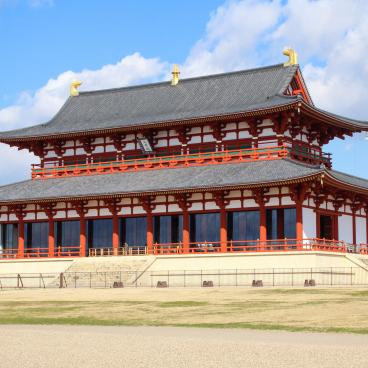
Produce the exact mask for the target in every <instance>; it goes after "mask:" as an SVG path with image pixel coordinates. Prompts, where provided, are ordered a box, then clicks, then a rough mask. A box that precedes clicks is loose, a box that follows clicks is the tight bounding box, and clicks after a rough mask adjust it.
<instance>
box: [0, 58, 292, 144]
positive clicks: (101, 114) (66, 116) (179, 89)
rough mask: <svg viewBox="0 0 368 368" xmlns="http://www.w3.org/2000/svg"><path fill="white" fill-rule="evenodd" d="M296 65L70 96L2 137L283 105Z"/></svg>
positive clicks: (118, 126) (113, 126)
mask: <svg viewBox="0 0 368 368" xmlns="http://www.w3.org/2000/svg"><path fill="white" fill-rule="evenodd" d="M297 68H298V66H290V67H284V66H283V65H282V64H279V65H274V66H269V67H264V68H258V69H252V70H245V71H239V72H232V73H224V74H217V75H211V76H205V77H198V78H190V79H182V80H180V82H179V84H178V85H177V86H171V84H170V82H163V83H155V84H147V85H140V86H133V87H125V88H117V89H109V90H100V91H93V92H81V93H80V94H79V96H77V97H69V99H68V100H67V101H66V103H65V105H64V106H63V107H62V108H61V110H60V111H59V112H58V113H57V114H56V115H55V117H54V118H52V119H51V120H50V121H49V122H48V123H45V124H40V125H36V126H31V127H28V128H24V129H18V130H13V131H8V132H2V133H0V139H1V138H21V137H36V136H47V135H52V134H54V135H55V134H63V133H71V132H84V131H87V130H88V131H91V130H101V129H113V128H121V127H130V126H134V125H141V124H149V123H161V122H167V121H178V120H179V121H180V120H186V119H193V118H201V117H210V116H219V115H226V114H232V113H239V112H247V111H253V110H258V109H265V108H271V107H277V106H282V105H287V104H290V103H292V102H295V101H297V100H298V97H296V96H294V97H290V96H284V95H282V94H283V93H284V92H285V90H286V88H287V87H288V85H289V84H290V82H291V80H292V78H293V76H294V74H295V72H296V70H297Z"/></svg>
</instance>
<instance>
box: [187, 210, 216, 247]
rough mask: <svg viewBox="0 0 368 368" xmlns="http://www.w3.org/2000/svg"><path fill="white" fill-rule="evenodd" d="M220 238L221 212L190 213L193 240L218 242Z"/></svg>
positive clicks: (191, 239) (191, 237)
mask: <svg viewBox="0 0 368 368" xmlns="http://www.w3.org/2000/svg"><path fill="white" fill-rule="evenodd" d="M219 240H220V214H219V213H205V214H193V215H190V241H191V242H206V241H207V242H217V241H219Z"/></svg>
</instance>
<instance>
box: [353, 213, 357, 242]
mask: <svg viewBox="0 0 368 368" xmlns="http://www.w3.org/2000/svg"><path fill="white" fill-rule="evenodd" d="M356 243H357V236H356V212H355V211H354V210H353V244H356Z"/></svg>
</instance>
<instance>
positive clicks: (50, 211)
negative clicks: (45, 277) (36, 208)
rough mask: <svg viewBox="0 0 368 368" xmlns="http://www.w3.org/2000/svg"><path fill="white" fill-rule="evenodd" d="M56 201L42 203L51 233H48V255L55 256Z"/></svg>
mask: <svg viewBox="0 0 368 368" xmlns="http://www.w3.org/2000/svg"><path fill="white" fill-rule="evenodd" d="M55 206H56V204H55V203H47V204H42V205H40V207H41V209H42V211H43V212H45V214H46V216H47V217H48V222H49V235H48V257H55V228H54V216H55V215H56V212H57V211H56V210H55Z"/></svg>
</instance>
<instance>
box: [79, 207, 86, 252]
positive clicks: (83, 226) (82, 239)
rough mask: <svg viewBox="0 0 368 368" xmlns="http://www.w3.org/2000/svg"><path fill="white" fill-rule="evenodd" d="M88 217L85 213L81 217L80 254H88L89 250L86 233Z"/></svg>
mask: <svg viewBox="0 0 368 368" xmlns="http://www.w3.org/2000/svg"><path fill="white" fill-rule="evenodd" d="M86 227H87V226H86V218H85V216H84V214H83V215H82V216H80V218H79V255H80V256H81V257H85V256H86V250H87V235H86V233H87V232H86Z"/></svg>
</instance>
